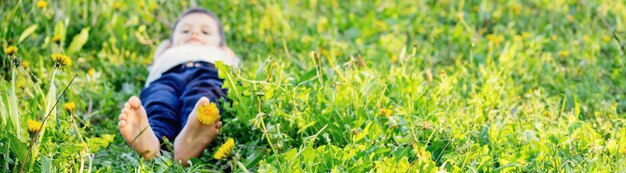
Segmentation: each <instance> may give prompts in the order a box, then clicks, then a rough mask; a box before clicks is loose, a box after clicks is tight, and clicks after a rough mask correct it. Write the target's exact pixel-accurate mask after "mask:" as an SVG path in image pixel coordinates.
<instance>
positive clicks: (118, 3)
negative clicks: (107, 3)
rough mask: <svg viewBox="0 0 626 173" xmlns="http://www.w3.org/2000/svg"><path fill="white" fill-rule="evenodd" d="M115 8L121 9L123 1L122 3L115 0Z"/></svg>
mask: <svg viewBox="0 0 626 173" xmlns="http://www.w3.org/2000/svg"><path fill="white" fill-rule="evenodd" d="M113 8H115V9H120V8H122V3H120V2H115V3H113Z"/></svg>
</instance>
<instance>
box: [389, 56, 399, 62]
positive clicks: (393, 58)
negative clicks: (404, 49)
mask: <svg viewBox="0 0 626 173" xmlns="http://www.w3.org/2000/svg"><path fill="white" fill-rule="evenodd" d="M389 61H391V63H396V62H397V61H398V56H396V55H394V56H391V58H390V59H389Z"/></svg>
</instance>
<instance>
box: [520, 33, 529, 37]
mask: <svg viewBox="0 0 626 173" xmlns="http://www.w3.org/2000/svg"><path fill="white" fill-rule="evenodd" d="M522 37H524V38H529V37H530V32H522Z"/></svg>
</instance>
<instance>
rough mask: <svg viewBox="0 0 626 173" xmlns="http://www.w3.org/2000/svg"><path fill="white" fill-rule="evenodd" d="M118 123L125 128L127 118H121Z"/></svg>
mask: <svg viewBox="0 0 626 173" xmlns="http://www.w3.org/2000/svg"><path fill="white" fill-rule="evenodd" d="M118 125H119V126H120V128H124V127H126V121H125V120H121V121H120V122H119V123H118Z"/></svg>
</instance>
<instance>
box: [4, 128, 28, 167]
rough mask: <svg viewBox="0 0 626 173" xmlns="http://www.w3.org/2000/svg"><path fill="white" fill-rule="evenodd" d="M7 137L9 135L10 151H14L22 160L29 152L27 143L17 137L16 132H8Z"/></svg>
mask: <svg viewBox="0 0 626 173" xmlns="http://www.w3.org/2000/svg"><path fill="white" fill-rule="evenodd" d="M6 134H7V137H9V145H10V151H13V153H15V155H16V156H17V158H18V160H20V161H22V160H24V158H25V157H26V152H27V144H26V143H24V142H22V141H21V140H20V139H18V138H17V136H15V135H14V134H11V133H6Z"/></svg>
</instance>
